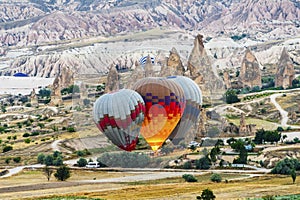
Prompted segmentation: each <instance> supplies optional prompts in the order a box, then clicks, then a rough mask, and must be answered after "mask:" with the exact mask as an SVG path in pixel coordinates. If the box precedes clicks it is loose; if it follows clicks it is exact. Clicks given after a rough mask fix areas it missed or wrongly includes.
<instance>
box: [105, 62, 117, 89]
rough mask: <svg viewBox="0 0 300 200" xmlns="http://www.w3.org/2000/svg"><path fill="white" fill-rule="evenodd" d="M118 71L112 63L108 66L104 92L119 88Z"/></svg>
mask: <svg viewBox="0 0 300 200" xmlns="http://www.w3.org/2000/svg"><path fill="white" fill-rule="evenodd" d="M119 84H120V81H119V73H118V71H117V69H116V67H115V66H114V65H111V66H110V69H109V72H108V75H107V81H106V86H105V93H109V92H111V91H115V90H118V89H119Z"/></svg>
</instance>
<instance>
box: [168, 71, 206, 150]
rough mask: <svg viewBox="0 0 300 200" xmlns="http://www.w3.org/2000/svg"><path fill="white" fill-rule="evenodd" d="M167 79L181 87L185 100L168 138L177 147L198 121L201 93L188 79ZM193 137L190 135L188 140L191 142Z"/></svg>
mask: <svg viewBox="0 0 300 200" xmlns="http://www.w3.org/2000/svg"><path fill="white" fill-rule="evenodd" d="M167 79H168V80H172V81H174V82H176V83H177V84H178V85H180V86H181V87H182V89H183V91H184V96H185V99H186V106H185V110H184V112H183V115H182V117H181V119H180V121H179V123H178V124H177V126H176V128H175V129H174V130H173V131H172V133H171V135H170V136H169V139H170V140H171V141H172V143H173V144H175V145H177V144H179V142H180V141H183V140H185V138H187V137H188V136H187V133H188V131H189V130H190V128H191V127H192V126H193V125H194V124H195V123H196V122H197V121H198V118H199V114H200V109H201V106H202V92H201V90H200V88H199V86H198V85H197V84H196V83H195V82H194V81H193V80H192V79H190V78H188V77H185V76H169V77H167ZM194 137H195V135H193V134H192V135H191V136H189V137H188V138H190V139H191V140H192V139H194Z"/></svg>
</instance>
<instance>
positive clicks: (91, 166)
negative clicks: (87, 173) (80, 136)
mask: <svg viewBox="0 0 300 200" xmlns="http://www.w3.org/2000/svg"><path fill="white" fill-rule="evenodd" d="M85 167H87V168H98V167H100V164H99V163H98V162H88V164H87V165H86V166H85Z"/></svg>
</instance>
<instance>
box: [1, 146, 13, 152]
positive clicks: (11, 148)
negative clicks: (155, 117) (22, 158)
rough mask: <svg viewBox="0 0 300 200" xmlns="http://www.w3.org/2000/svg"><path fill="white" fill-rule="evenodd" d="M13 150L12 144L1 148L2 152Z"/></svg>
mask: <svg viewBox="0 0 300 200" xmlns="http://www.w3.org/2000/svg"><path fill="white" fill-rule="evenodd" d="M11 150H13V147H12V146H5V147H4V148H3V150H2V152H3V153H5V152H8V151H11Z"/></svg>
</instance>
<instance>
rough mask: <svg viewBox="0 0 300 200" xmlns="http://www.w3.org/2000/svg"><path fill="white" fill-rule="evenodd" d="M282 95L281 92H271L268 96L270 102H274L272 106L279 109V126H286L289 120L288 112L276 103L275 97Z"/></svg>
mask: <svg viewBox="0 0 300 200" xmlns="http://www.w3.org/2000/svg"><path fill="white" fill-rule="evenodd" d="M279 96H282V94H272V95H271V96H270V99H271V102H272V103H273V104H274V106H275V107H276V109H277V110H278V111H279V113H280V115H281V126H283V127H286V126H287V122H288V120H289V117H288V114H289V113H288V112H287V111H285V110H283V109H282V108H281V106H280V105H279V104H278V103H277V101H276V98H277V97H279Z"/></svg>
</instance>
